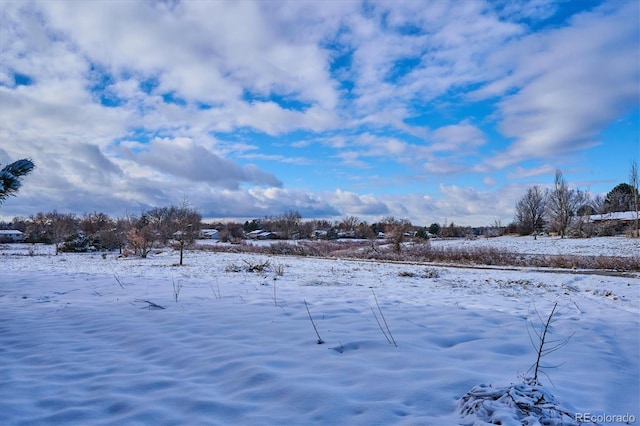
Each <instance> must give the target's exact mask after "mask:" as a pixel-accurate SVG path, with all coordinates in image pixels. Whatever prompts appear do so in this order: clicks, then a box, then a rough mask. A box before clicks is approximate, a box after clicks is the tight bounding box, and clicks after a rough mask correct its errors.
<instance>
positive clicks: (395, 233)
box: [380, 216, 411, 254]
mask: <svg viewBox="0 0 640 426" xmlns="http://www.w3.org/2000/svg"><path fill="white" fill-rule="evenodd" d="M380 225H382V226H383V227H384V233H385V236H386V239H387V241H388V242H389V243H390V244H391V245H392V246H393V251H394V252H396V253H397V254H400V252H401V251H402V244H403V243H404V240H405V234H406V233H407V232H408V231H409V230H410V229H411V222H409V220H407V219H396V218H395V217H393V216H390V217H386V218H384V219H382V221H380Z"/></svg>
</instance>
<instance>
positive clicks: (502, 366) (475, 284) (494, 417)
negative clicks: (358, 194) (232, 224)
mask: <svg viewBox="0 0 640 426" xmlns="http://www.w3.org/2000/svg"><path fill="white" fill-rule="evenodd" d="M550 241H551V240H550ZM554 241H555V240H554ZM589 241H595V242H596V243H597V242H598V239H592V240H589ZM582 242H583V243H585V242H586V240H583V241H582ZM24 247H26V246H24ZM618 249H619V246H618V248H614V247H612V248H606V249H604V253H602V254H609V255H611V254H613V255H615V254H616V250H618ZM27 250H28V249H26V248H25V249H24V250H22V251H21V250H14V249H8V250H7V249H6V246H5V249H4V250H2V251H0V266H1V272H0V424H3V425H4V424H7V425H14V424H25V425H27V424H29V425H31V424H220V425H226V424H242V425H255V424H262V425H282V424H300V425H302V424H353V425H378V424H411V425H418V424H420V425H455V424H486V423H485V422H486V421H493V422H496V424H497V422H498V421H500V422H501V424H514V425H520V424H524V423H525V420H523V419H522V418H521V417H518V414H517V410H509V406H508V405H507V404H505V405H504V406H500V405H499V403H498V402H496V401H494V400H491V403H487V404H485V405H483V406H476V408H475V409H474V410H472V413H471V414H470V415H469V416H467V417H464V418H463V417H462V416H461V408H463V407H462V406H463V403H464V401H461V398H463V396H465V394H467V392H469V391H471V390H472V389H474V388H475V391H476V393H475V395H476V396H477V395H479V394H481V393H483V392H484V393H488V394H491V393H492V392H500V391H501V390H503V389H508V388H509V386H511V385H512V384H513V385H514V386H512V387H511V389H515V390H517V389H520V388H521V387H520V388H518V386H520V384H522V382H523V377H524V376H530V375H531V372H530V371H529V372H528V370H529V368H530V367H531V365H532V364H533V363H534V362H535V356H536V352H535V350H534V348H533V347H532V345H531V342H530V338H529V334H528V332H527V324H528V323H533V325H534V326H539V323H540V320H539V319H538V317H537V315H536V312H535V310H536V309H537V311H538V312H539V313H540V315H541V316H542V317H543V319H546V315H547V314H548V313H549V312H550V311H551V309H552V307H553V305H554V303H555V302H558V309H559V312H558V314H557V316H556V317H555V322H554V323H553V325H552V328H551V330H550V332H551V338H552V339H563V338H566V337H569V336H572V337H571V339H570V340H569V342H568V344H567V345H566V346H565V347H563V348H561V349H560V350H559V351H557V352H554V353H553V354H551V355H549V356H548V357H547V358H545V359H544V360H543V361H544V362H543V364H545V365H558V364H561V365H559V366H558V367H557V368H549V369H547V370H545V371H546V373H547V374H548V376H549V377H546V376H545V375H542V376H541V381H542V383H543V385H544V386H543V387H542V388H540V392H542V393H544V394H545V395H547V397H548V398H549V399H550V398H555V400H554V401H553V403H554V404H555V406H557V407H563V408H565V409H567V410H569V411H570V412H571V413H572V414H573V415H575V414H582V413H589V414H590V415H591V416H597V415H608V416H616V415H620V416H622V415H625V414H629V415H632V416H635V419H636V422H638V421H639V420H638V419H640V409H639V401H640V389H639V388H640V343H639V337H640V324H639V318H640V316H639V314H640V289H639V284H640V279H639V278H638V276H637V275H627V276H609V275H596V274H580V271H567V272H565V273H560V272H553V273H549V272H542V271H539V270H530V269H529V270H527V269H522V270H500V269H470V268H460V269H458V268H452V267H447V268H444V267H433V266H427V265H416V264H396V263H376V262H368V261H355V260H354V261H351V260H350V261H347V260H328V259H326V260H325V259H308V258H293V257H275V256H264V255H250V254H227V253H206V252H199V251H195V252H188V253H187V254H186V258H185V262H186V266H183V267H175V266H172V265H173V264H174V263H175V262H176V261H177V255H176V254H175V253H172V252H170V251H165V252H162V253H159V254H156V255H153V256H152V257H151V258H149V259H134V258H126V259H118V258H117V257H116V255H114V254H109V255H108V256H106V258H102V256H100V255H99V254H61V255H59V256H51V255H48V254H45V253H46V250H48V248H46V247H41V246H37V247H36V249H35V250H34V253H35V254H36V255H35V256H29V255H26V254H27ZM547 250H551V248H548V249H547ZM592 250H594V251H596V252H597V251H598V249H597V248H595V249H592ZM600 250H603V249H600ZM267 262H268V265H265V266H266V268H265V269H264V270H263V271H261V272H248V271H247V269H249V267H250V266H260V265H264V264H266V263H267ZM256 269H260V268H256ZM279 273H281V275H279ZM374 294H375V297H374ZM376 298H377V301H378V303H379V309H378V306H377V304H376V300H375V299H376ZM176 299H177V300H176ZM305 301H306V302H307V304H308V308H309V313H310V314H311V316H312V318H313V320H314V322H315V325H316V326H317V330H318V333H319V334H320V336H321V339H322V340H323V341H324V343H323V344H317V340H318V338H317V336H316V334H315V331H314V329H313V325H312V323H311V321H310V319H309V313H308V312H307V310H306V308H305ZM378 321H379V322H380V325H379V324H378ZM385 321H386V325H385ZM387 326H388V329H387ZM383 330H384V333H386V334H387V336H385V334H384V333H383ZM389 332H390V333H391V334H390V335H389ZM534 337H535V336H534ZM391 339H393V340H395V342H397V347H396V346H394V345H393V340H392V341H391V343H389V340H391ZM489 386H490V387H489ZM467 396H468V395H467ZM523 400H524V398H522V399H520V400H519V401H520V402H522V401H523ZM465 401H467V402H468V399H466V400H465ZM467 408H468V406H467ZM592 418H594V417H592ZM607 419H608V420H619V419H618V418H613V417H609V418H607ZM526 421H528V422H530V424H536V423H535V418H533V420H531V419H528V420H526ZM616 423H618V424H624V422H616V421H614V424H616Z"/></svg>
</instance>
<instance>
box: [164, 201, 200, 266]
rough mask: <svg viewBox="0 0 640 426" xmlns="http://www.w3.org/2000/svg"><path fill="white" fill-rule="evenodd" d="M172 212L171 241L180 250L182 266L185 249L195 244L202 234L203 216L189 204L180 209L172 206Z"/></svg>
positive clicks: (184, 204) (181, 206)
mask: <svg viewBox="0 0 640 426" xmlns="http://www.w3.org/2000/svg"><path fill="white" fill-rule="evenodd" d="M170 210H171V214H170V216H171V222H170V223H171V230H170V231H171V241H172V243H173V246H174V247H175V248H176V249H178V250H180V266H182V261H183V258H184V249H185V248H186V247H188V246H189V245H190V244H193V242H194V241H195V239H196V238H198V234H199V233H200V221H201V220H202V216H200V213H198V212H197V211H196V209H195V208H193V207H191V206H189V204H188V203H187V202H184V203H182V205H180V206H179V207H174V206H172V207H171V208H170Z"/></svg>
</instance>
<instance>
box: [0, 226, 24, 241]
mask: <svg viewBox="0 0 640 426" xmlns="http://www.w3.org/2000/svg"><path fill="white" fill-rule="evenodd" d="M24 238H25V237H24V233H22V232H21V231H18V230H16V229H3V230H0V243H20V242H22V241H24Z"/></svg>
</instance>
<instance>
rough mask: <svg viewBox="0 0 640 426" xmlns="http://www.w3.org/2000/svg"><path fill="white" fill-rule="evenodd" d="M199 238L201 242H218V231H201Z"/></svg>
mask: <svg viewBox="0 0 640 426" xmlns="http://www.w3.org/2000/svg"><path fill="white" fill-rule="evenodd" d="M200 238H201V239H203V240H206V239H211V240H218V239H220V231H218V230H217V229H201V230H200Z"/></svg>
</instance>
